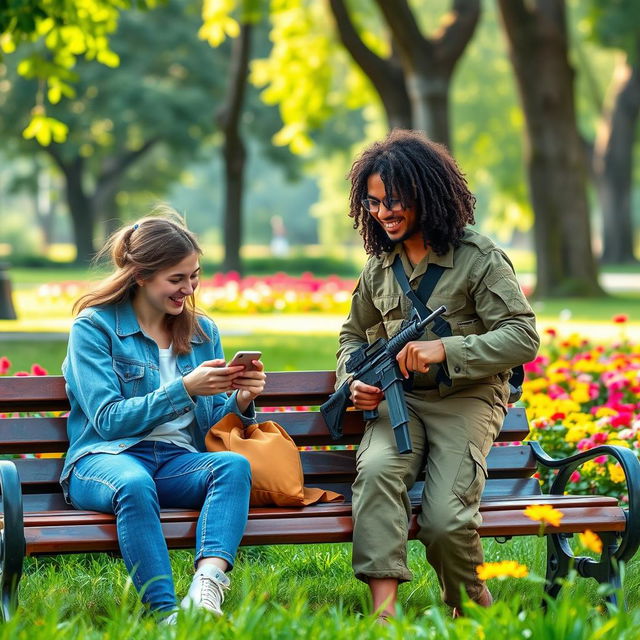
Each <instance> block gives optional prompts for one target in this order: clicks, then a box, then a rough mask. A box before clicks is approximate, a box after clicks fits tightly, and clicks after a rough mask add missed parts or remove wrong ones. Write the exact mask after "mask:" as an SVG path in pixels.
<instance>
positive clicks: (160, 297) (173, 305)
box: [134, 252, 200, 316]
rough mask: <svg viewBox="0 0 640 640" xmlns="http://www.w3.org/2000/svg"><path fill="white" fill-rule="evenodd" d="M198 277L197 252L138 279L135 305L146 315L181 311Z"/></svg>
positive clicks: (162, 314)
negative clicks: (147, 276) (144, 277)
mask: <svg viewBox="0 0 640 640" xmlns="http://www.w3.org/2000/svg"><path fill="white" fill-rule="evenodd" d="M199 277H200V264H199V260H198V254H197V253H195V252H194V253H191V254H189V255H188V256H187V257H186V258H184V259H182V260H181V261H180V262H178V263H177V264H176V265H174V266H173V267H168V268H167V269H161V270H160V271H157V272H156V273H155V274H154V275H153V276H152V277H151V278H148V279H147V280H143V281H141V282H139V283H138V284H139V287H138V289H137V290H136V293H135V299H134V306H136V308H137V309H139V310H140V311H142V312H143V313H144V315H145V316H154V315H156V316H157V315H161V316H164V315H167V314H168V315H172V316H177V315H180V314H181V313H182V311H183V310H184V305H185V302H186V299H187V297H188V296H190V295H192V294H193V292H194V291H195V290H196V287H197V286H198V279H199Z"/></svg>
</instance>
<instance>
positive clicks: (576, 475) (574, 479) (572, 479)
mask: <svg viewBox="0 0 640 640" xmlns="http://www.w3.org/2000/svg"><path fill="white" fill-rule="evenodd" d="M580 477H581V476H580V472H579V471H574V472H573V473H572V474H571V475H570V476H569V482H580Z"/></svg>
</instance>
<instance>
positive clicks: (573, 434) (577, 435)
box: [564, 427, 587, 442]
mask: <svg viewBox="0 0 640 640" xmlns="http://www.w3.org/2000/svg"><path fill="white" fill-rule="evenodd" d="M586 437H587V434H586V431H585V430H584V429H583V428H582V427H571V429H569V430H568V431H567V433H566V434H565V436H564V439H565V440H566V441H567V442H578V441H579V440H582V439H583V438H586Z"/></svg>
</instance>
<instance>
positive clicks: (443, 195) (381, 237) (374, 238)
mask: <svg viewBox="0 0 640 640" xmlns="http://www.w3.org/2000/svg"><path fill="white" fill-rule="evenodd" d="M376 173H377V174H379V175H380V178H381V179H382V182H383V183H384V186H385V191H386V197H387V198H388V199H389V200H390V199H391V198H392V197H398V198H400V200H401V202H402V204H403V206H404V207H412V206H413V207H415V211H416V220H417V222H418V225H419V227H420V230H421V231H422V237H423V239H424V243H425V247H426V246H427V245H429V246H430V247H431V248H432V249H433V250H434V251H435V253H436V254H438V255H444V254H445V253H446V252H447V251H448V250H449V245H450V244H451V245H452V246H454V247H456V246H458V245H459V243H460V238H462V235H463V233H464V228H465V226H466V225H467V224H473V223H474V222H475V220H474V216H473V210H474V207H475V203H476V199H475V196H474V195H473V194H472V193H471V192H470V191H469V187H468V186H467V181H466V180H465V177H464V175H463V174H462V172H461V171H460V169H459V168H458V166H457V164H456V163H455V160H454V159H453V158H452V157H451V155H450V154H449V152H448V151H447V149H446V147H444V146H442V145H441V144H437V143H436V142H433V141H431V140H429V139H428V138H427V137H426V136H425V135H424V134H422V133H421V132H419V131H411V130H407V129H394V130H393V131H392V132H391V133H390V134H389V135H388V136H387V137H386V138H385V139H384V140H381V141H380V142H376V143H374V144H372V145H371V146H370V147H368V148H367V149H365V150H364V151H363V152H362V154H361V155H360V156H359V157H358V158H357V159H356V161H355V162H354V163H353V166H352V167H351V171H350V172H349V176H348V177H349V179H350V180H351V194H350V196H349V201H350V202H349V204H350V210H349V216H350V217H351V218H353V220H354V223H353V226H354V228H355V229H357V228H358V227H359V228H360V235H361V236H362V237H363V239H364V248H365V251H366V252H367V253H368V254H369V255H371V254H373V255H376V256H378V255H380V254H381V253H382V252H383V251H391V249H392V248H393V242H392V241H391V240H390V239H389V237H388V236H387V234H386V233H385V232H384V229H383V228H382V227H381V226H380V224H378V222H377V221H376V220H375V219H374V218H373V216H371V215H370V214H369V213H368V212H367V211H365V209H364V207H363V206H362V200H363V199H364V198H366V197H367V180H368V179H369V176H371V175H374V174H376ZM394 190H395V191H396V192H397V196H393V192H394Z"/></svg>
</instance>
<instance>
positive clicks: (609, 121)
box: [594, 57, 640, 264]
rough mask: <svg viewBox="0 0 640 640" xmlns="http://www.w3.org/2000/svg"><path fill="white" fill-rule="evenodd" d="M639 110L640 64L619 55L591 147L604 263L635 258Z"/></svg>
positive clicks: (631, 261)
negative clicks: (634, 193)
mask: <svg viewBox="0 0 640 640" xmlns="http://www.w3.org/2000/svg"><path fill="white" fill-rule="evenodd" d="M639 113H640V66H636V67H631V66H630V64H629V61H628V60H627V59H625V58H624V57H620V58H619V62H618V64H617V65H616V70H615V72H614V79H613V86H612V91H611V102H610V105H609V107H608V108H607V109H606V111H605V113H604V114H603V118H602V119H601V121H600V123H599V126H598V132H597V135H596V144H595V149H594V173H595V178H596V185H597V188H598V198H599V200H600V207H601V210H602V232H603V242H604V247H603V253H602V258H601V261H602V262H603V263H605V264H623V263H633V262H636V258H635V256H634V253H633V240H634V238H633V235H634V234H633V222H632V213H631V183H632V172H633V145H634V141H635V138H636V136H635V130H636V125H637V122H638V115H639Z"/></svg>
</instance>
